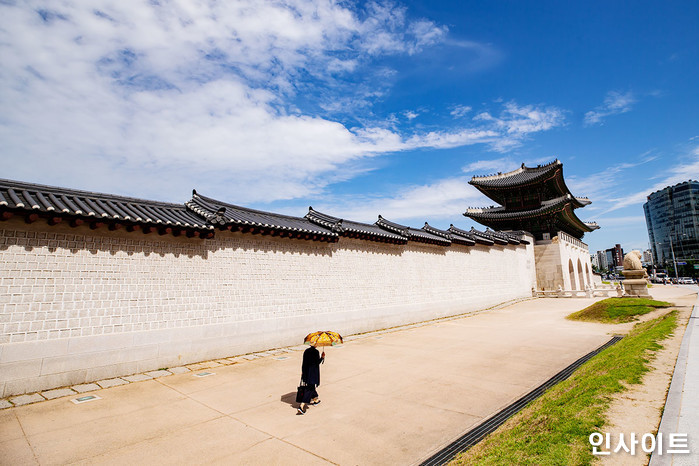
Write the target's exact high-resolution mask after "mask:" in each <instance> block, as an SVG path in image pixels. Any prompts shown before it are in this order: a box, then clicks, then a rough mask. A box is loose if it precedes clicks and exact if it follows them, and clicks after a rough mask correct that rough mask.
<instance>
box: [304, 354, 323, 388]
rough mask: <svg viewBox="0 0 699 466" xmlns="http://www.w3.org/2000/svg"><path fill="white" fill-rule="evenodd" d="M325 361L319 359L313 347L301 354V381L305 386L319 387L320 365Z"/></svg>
mask: <svg viewBox="0 0 699 466" xmlns="http://www.w3.org/2000/svg"><path fill="white" fill-rule="evenodd" d="M324 360H325V359H324V358H321V357H320V353H319V352H318V350H317V349H316V348H314V347H313V346H311V347H309V348H308V349H306V351H304V352H303V363H302V364H301V380H303V381H304V382H305V383H306V385H320V365H321V364H323V361H324Z"/></svg>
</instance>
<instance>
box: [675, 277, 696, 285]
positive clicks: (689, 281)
mask: <svg viewBox="0 0 699 466" xmlns="http://www.w3.org/2000/svg"><path fill="white" fill-rule="evenodd" d="M677 283H678V284H680V285H694V280H692V279H691V278H690V277H680V278H679V279H678V280H677Z"/></svg>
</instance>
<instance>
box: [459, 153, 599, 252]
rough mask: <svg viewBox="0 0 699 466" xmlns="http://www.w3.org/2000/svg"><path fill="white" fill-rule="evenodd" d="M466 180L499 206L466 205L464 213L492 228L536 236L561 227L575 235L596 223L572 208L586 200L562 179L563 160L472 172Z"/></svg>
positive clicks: (589, 228)
mask: <svg viewBox="0 0 699 466" xmlns="http://www.w3.org/2000/svg"><path fill="white" fill-rule="evenodd" d="M469 184H471V185H473V186H475V187H476V188H477V189H478V190H479V191H480V192H482V193H483V194H485V195H486V196H488V197H489V198H490V199H492V200H494V201H495V202H497V203H498V204H500V206H493V207H484V208H469V209H468V210H467V211H466V212H465V213H464V215H465V216H467V217H469V218H472V219H473V220H475V221H477V222H478V223H481V224H483V225H486V226H488V227H490V228H492V229H494V230H524V231H528V232H530V233H532V234H533V235H534V237H535V238H536V239H542V238H543V235H544V234H549V235H550V236H551V237H553V236H555V235H556V234H557V232H558V231H564V232H566V233H568V234H570V235H572V236H574V237H576V238H578V239H580V238H582V237H583V235H584V234H585V233H587V232H590V231H593V230H596V229H597V228H599V226H598V225H597V224H596V223H593V222H583V221H582V220H580V219H579V218H578V217H577V216H576V215H575V212H574V210H575V209H577V208H580V207H584V206H586V205H588V204H590V200H589V199H587V198H585V197H574V196H573V195H572V194H571V193H570V190H569V189H568V187H567V186H566V184H565V181H564V180H563V163H562V162H561V161H560V160H558V159H556V160H554V161H553V162H551V163H549V164H546V165H537V166H536V167H527V166H525V165H524V164H522V166H521V167H520V168H518V169H516V170H513V171H511V172H507V173H498V174H496V175H487V176H474V177H473V178H472V179H471V181H469Z"/></svg>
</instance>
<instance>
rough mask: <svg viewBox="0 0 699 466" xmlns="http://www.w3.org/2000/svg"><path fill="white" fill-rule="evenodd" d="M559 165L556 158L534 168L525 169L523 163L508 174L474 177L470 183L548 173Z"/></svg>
mask: <svg viewBox="0 0 699 466" xmlns="http://www.w3.org/2000/svg"><path fill="white" fill-rule="evenodd" d="M559 165H563V163H562V162H561V161H560V160H558V159H557V158H556V159H555V160H554V161H553V162H549V163H547V164H543V165H537V166H536V167H527V166H526V165H524V163H522V165H521V166H520V167H518V168H516V169H514V170H512V171H509V172H505V173H502V172H498V173H495V174H491V175H474V176H473V177H472V178H471V181H487V180H495V179H500V178H508V177H510V176H514V175H517V174H519V173H522V172H529V171H542V172H543V171H548V170H550V169H551V168H555V167H557V166H559Z"/></svg>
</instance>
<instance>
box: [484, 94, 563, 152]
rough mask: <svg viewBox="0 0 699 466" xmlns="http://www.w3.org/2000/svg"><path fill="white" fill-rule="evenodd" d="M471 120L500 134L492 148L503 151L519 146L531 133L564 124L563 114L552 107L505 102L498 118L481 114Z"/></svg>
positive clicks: (488, 114) (486, 113)
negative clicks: (483, 123)
mask: <svg viewBox="0 0 699 466" xmlns="http://www.w3.org/2000/svg"><path fill="white" fill-rule="evenodd" d="M473 120H474V121H481V122H486V123H488V124H489V126H490V127H492V128H494V129H496V130H497V131H498V132H499V133H501V134H502V135H503V137H501V138H499V139H498V140H497V141H494V143H493V147H494V148H495V149H496V150H499V151H505V150H508V149H511V148H512V147H515V146H517V145H519V144H520V143H521V141H522V140H523V139H525V138H526V137H527V136H529V135H530V134H532V133H538V132H541V131H547V130H549V129H552V128H555V127H557V126H562V125H563V124H564V123H565V112H564V111H563V110H561V109H559V108H557V107H552V106H550V107H544V106H535V105H525V106H519V105H517V104H516V103H515V102H507V103H506V104H505V105H504V109H503V111H502V112H501V113H500V114H499V115H498V116H493V115H492V114H491V113H490V112H481V113H479V114H478V115H476V116H475V117H473Z"/></svg>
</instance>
